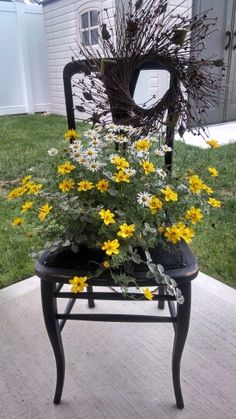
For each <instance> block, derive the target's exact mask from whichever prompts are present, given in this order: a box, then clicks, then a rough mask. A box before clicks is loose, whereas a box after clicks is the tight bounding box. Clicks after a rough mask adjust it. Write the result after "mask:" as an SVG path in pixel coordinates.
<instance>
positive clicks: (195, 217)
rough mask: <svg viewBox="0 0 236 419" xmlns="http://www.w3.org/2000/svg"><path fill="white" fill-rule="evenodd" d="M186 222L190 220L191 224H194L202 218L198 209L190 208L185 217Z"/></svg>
mask: <svg viewBox="0 0 236 419" xmlns="http://www.w3.org/2000/svg"><path fill="white" fill-rule="evenodd" d="M185 218H187V220H190V221H191V223H192V224H196V223H198V222H199V221H201V219H202V218H203V215H202V212H201V210H200V208H195V207H191V208H190V209H189V210H188V211H187V212H186V215H185Z"/></svg>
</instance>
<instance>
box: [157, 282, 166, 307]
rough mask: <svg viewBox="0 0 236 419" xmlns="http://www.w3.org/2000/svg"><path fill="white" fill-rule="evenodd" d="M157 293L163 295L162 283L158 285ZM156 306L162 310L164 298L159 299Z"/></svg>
mask: <svg viewBox="0 0 236 419" xmlns="http://www.w3.org/2000/svg"><path fill="white" fill-rule="evenodd" d="M158 294H159V295H165V287H164V285H160V286H159V290H158ZM158 308H159V309H161V310H164V308H165V300H159V301H158Z"/></svg>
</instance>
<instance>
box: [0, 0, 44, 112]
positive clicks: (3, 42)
mask: <svg viewBox="0 0 236 419" xmlns="http://www.w3.org/2000/svg"><path fill="white" fill-rule="evenodd" d="M49 110H50V104H49V95H48V70H47V56H46V46H45V38H44V24H43V14H42V7H41V6H37V5H26V4H23V3H17V2H12V3H9V2H4V1H0V115H4V114H19V113H34V112H45V111H49Z"/></svg>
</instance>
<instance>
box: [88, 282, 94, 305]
mask: <svg viewBox="0 0 236 419" xmlns="http://www.w3.org/2000/svg"><path fill="white" fill-rule="evenodd" d="M87 291H88V292H91V293H93V287H92V285H88V287H87ZM88 306H89V308H94V307H95V302H94V299H93V298H89V299H88Z"/></svg>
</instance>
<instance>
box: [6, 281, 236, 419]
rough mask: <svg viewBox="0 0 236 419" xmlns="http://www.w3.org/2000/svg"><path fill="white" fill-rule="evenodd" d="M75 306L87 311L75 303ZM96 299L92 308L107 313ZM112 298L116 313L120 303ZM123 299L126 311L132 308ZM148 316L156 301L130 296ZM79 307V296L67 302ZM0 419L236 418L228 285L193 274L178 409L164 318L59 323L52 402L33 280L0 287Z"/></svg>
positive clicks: (135, 309) (234, 301) (234, 298)
mask: <svg viewBox="0 0 236 419" xmlns="http://www.w3.org/2000/svg"><path fill="white" fill-rule="evenodd" d="M79 304H80V307H81V311H83V310H85V309H87V307H86V302H85V301H84V302H83V301H81V302H80V303H79ZM106 304H107V303H106V302H102V301H98V302H97V304H96V308H95V309H94V310H96V311H100V312H106V311H108V307H107V305H106ZM117 304H119V306H120V307H121V311H122V312H124V311H125V309H126V307H127V305H126V304H127V303H126V302H119V303H117V302H110V303H109V309H110V311H111V312H112V311H115V308H116V307H117ZM130 306H131V308H130ZM128 307H129V312H132V313H138V314H140V313H141V312H142V313H144V312H145V313H149V314H155V313H156V303H154V302H148V301H147V302H139V303H128ZM76 308H77V309H78V303H77V304H76V305H75V309H76ZM0 309H1V318H0V327H1V352H0V371H1V376H0V399H1V403H0V406H1V409H0V418H1V419H6V418H7V419H20V418H24V419H53V418H55V419H64V418H66V419H91V418H93V419H126V418H127V419H128V418H129V419H131V418H133V419H138V418H142V419H154V418H155V419H159V418H160V419H163V418H164V419H165V418H166V419H171V418H183V419H185V418H186V419H195V418H199V419H205V418H209V419H211V418H214V419H233V418H235V417H236V398H235V394H236V380H235V376H236V351H235V348H236V323H235V318H236V290H234V289H232V288H230V287H228V286H226V285H224V284H221V283H220V282H218V281H216V280H214V279H212V278H210V277H208V276H206V275H204V274H199V276H198V278H197V279H196V280H195V281H194V282H193V306H192V317H191V327H190V332H189V336H188V340H187V344H186V347H185V351H184V355H183V362H182V388H183V394H184V399H185V409H184V410H183V411H180V410H177V409H176V407H175V404H174V394H173V389H172V380H171V368H170V365H171V350H172V341H173V328H172V326H171V325H170V324H169V325H168V324H127V323H126V324H125V323H123V324H121V323H95V322H92V323H88V322H72V321H71V322H69V321H68V322H67V324H66V326H65V329H64V331H63V335H64V336H63V338H64V347H65V355H66V364H67V365H66V379H65V387H64V392H63V397H62V403H61V405H59V406H55V405H53V402H52V399H53V394H54V385H55V364H54V358H53V354H52V350H51V347H50V344H49V341H48V338H47V335H46V331H45V328H44V324H43V318H42V312H41V302H40V290H39V280H38V278H36V277H34V278H30V279H28V280H25V281H22V282H21V283H18V284H16V285H13V286H11V287H8V288H5V289H4V290H2V291H1V292H0Z"/></svg>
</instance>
